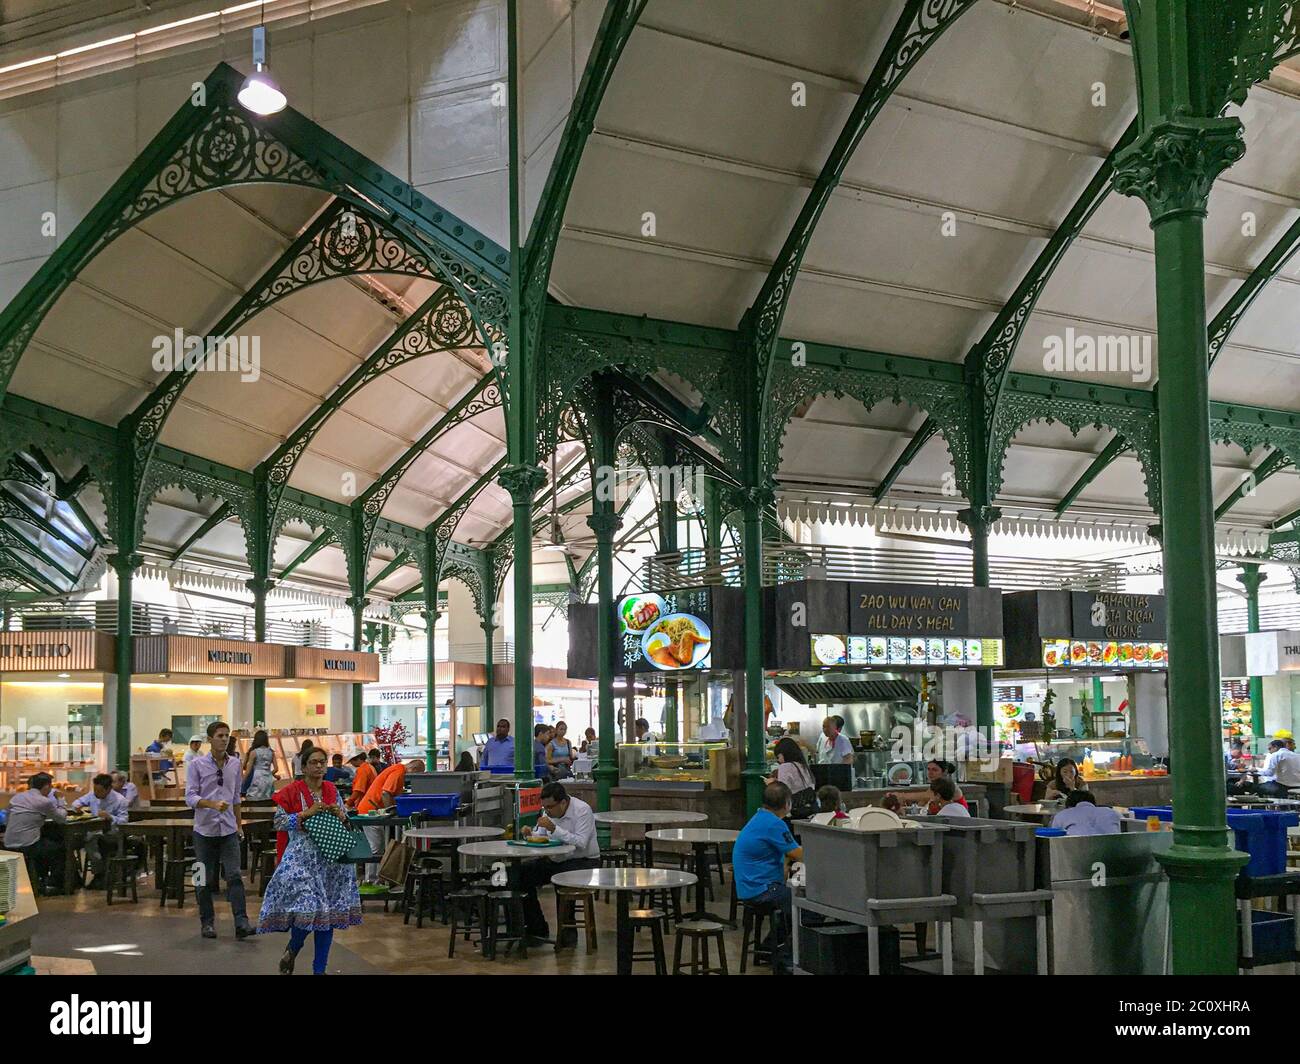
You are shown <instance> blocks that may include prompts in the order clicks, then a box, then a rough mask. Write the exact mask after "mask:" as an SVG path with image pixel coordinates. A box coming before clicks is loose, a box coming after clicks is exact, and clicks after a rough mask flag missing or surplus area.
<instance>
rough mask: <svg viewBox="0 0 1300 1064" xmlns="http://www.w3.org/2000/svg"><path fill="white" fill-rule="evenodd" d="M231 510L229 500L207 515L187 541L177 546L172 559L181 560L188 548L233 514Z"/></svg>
mask: <svg viewBox="0 0 1300 1064" xmlns="http://www.w3.org/2000/svg"><path fill="white" fill-rule="evenodd" d="M231 510H232V507H231V505H230V503H228V502H223V503H222V504H221V505H220V506H218V507H217V508H216V509H215V510H213V511H212V513H210V514H209V515H208V516H207V517H205V518H204V519H203V521H202V523H201V524H200V525H199V527H198V528H196V529H195V530H194V531H193V532H192V533H191V534H190V535H189V536H187V537H186V539H185V542H184V543H182V544H181V545H180V546H179V547H177V548H176V549H175V550H174V551H172V561H174V562H177V561H180V559H181V555H183V554H184V553H185V552H186V551H187V550H189V549H190V548H191V547H192V546H194V544H196V543H197V542H198V541H199V540H201V539H202V538H203V537H204V536H206V535H207V534H208V533H209V532H211V531H212V530H213V529H214V528H216V527H217V525H219V524H221V522H223V521H224V520H226V518H228V517H229V516H230V515H231Z"/></svg>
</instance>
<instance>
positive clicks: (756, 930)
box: [740, 901, 785, 975]
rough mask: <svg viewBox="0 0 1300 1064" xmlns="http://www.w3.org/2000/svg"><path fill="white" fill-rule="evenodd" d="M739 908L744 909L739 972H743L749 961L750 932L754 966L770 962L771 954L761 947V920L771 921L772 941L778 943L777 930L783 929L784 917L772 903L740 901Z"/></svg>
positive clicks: (779, 940) (742, 973)
mask: <svg viewBox="0 0 1300 1064" xmlns="http://www.w3.org/2000/svg"><path fill="white" fill-rule="evenodd" d="M740 905H741V908H743V909H744V910H745V923H744V935H743V937H742V938H741V940H740V974H741V975H744V974H745V968H746V966H747V964H748V962H749V942H750V935H751V933H752V935H753V939H754V967H758V966H759V965H761V964H768V963H770V962H771V959H772V955H771V953H769V952H768V951H767V950H765V949H763V948H762V943H763V921H764V920H770V921H771V932H772V941H773V943H779V942H781V941H783V939H778V938H777V932H778V930H782V931H783V930H784V926H785V917H784V915H783V914H782V913H781V910H780V909H778V908H776V906H774V905H768V904H762V905H760V904H757V903H755V902H752V901H742V902H741V903H740Z"/></svg>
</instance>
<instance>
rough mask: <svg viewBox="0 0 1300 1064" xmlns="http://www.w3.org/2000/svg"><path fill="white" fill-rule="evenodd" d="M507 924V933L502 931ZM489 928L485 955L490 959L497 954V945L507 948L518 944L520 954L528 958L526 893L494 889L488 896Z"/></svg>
mask: <svg viewBox="0 0 1300 1064" xmlns="http://www.w3.org/2000/svg"><path fill="white" fill-rule="evenodd" d="M502 924H505V931H506V933H505V934H504V935H503V934H502V933H501V925H502ZM484 927H485V928H486V929H487V933H486V938H485V942H486V945H485V946H484V948H483V955H484V956H485V957H487V958H488V959H489V960H491V959H493V958H495V957H496V955H497V946H498V945H501V944H503V943H504V944H505V947H506V949H507V950H509V949H510V948H511V947H512V946H518V948H519V956H520V957H522V958H523V959H524V960H527V959H528V926H527V924H526V922H525V921H524V895H523V892H522V891H518V890H493V891H489V892H488V896H487V922H486V923H485V924H484Z"/></svg>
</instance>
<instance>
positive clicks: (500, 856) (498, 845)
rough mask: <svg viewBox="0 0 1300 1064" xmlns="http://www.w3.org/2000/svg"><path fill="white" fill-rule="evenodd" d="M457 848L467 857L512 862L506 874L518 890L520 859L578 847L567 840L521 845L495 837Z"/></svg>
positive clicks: (560, 854) (560, 852)
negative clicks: (547, 844)
mask: <svg viewBox="0 0 1300 1064" xmlns="http://www.w3.org/2000/svg"><path fill="white" fill-rule="evenodd" d="M456 849H457V850H458V851H459V852H460V853H463V854H464V855H465V856H466V857H486V858H489V859H491V860H506V861H509V862H511V863H510V864H508V865H506V875H508V876H509V877H510V887H509V889H510V890H518V889H519V862H520V861H536V860H538V859H539V858H542V857H563V856H565V855H566V854H570V853H573V852H574V850H576V849H577V847H576V846H570V845H569V844H568V843H567V842H566V843H561V844H560V845H559V846H528V845H523V846H519V845H515V844H514V843H510V842H506V841H505V840H504V839H494V840H493V841H492V842H466V843H463V844H462V845H460V846H458V847H456Z"/></svg>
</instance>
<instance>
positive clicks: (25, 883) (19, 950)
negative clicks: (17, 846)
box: [0, 850, 40, 975]
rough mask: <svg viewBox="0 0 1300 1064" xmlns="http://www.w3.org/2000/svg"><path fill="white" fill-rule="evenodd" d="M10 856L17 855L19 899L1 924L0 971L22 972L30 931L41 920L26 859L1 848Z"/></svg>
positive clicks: (28, 956)
mask: <svg viewBox="0 0 1300 1064" xmlns="http://www.w3.org/2000/svg"><path fill="white" fill-rule="evenodd" d="M0 853H3V854H5V855H6V856H9V857H17V858H18V860H17V862H15V865H16V868H17V872H18V899H17V902H16V904H15V905H14V907H13V908H12V909H10V910H9V912H7V913H5V914H4V916H5V921H4V923H3V924H0V975H8V974H10V973H13V972H21V971H22V970H24V969H25V968H27V967H29V966H30V965H31V960H32V935H33V934H34V933H35V931H36V928H37V925H38V924H39V923H40V914H39V912H38V910H37V907H36V897H35V894H34V893H33V891H32V883H31V879H30V878H29V877H28V875H27V862H26V861H24V860H23V858H22V856H21V855H20V854H16V853H13V852H12V851H11V850H0Z"/></svg>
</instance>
